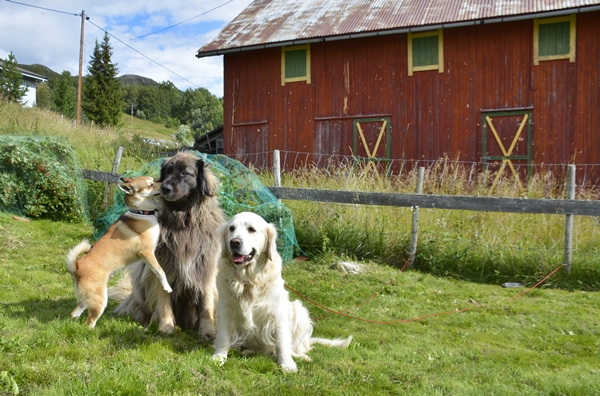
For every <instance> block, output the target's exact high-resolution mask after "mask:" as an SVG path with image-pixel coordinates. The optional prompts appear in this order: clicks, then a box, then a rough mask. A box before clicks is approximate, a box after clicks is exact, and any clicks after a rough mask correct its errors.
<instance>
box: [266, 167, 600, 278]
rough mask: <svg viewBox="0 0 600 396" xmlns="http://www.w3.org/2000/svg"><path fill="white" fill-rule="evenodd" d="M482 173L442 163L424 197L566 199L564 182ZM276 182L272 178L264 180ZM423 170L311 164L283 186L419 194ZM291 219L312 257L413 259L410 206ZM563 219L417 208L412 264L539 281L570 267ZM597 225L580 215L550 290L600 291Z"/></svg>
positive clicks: (395, 262) (316, 206)
mask: <svg viewBox="0 0 600 396" xmlns="http://www.w3.org/2000/svg"><path fill="white" fill-rule="evenodd" d="M495 177H496V174H495V173H493V172H487V173H481V172H479V173H477V172H475V171H474V167H473V166H469V165H465V164H462V163H460V162H459V161H451V160H448V159H447V158H445V159H441V160H439V161H437V162H436V163H434V164H433V165H432V166H430V167H429V168H427V169H426V170H425V177H424V182H423V193H425V194H439V195H471V196H503V197H522V198H564V197H565V195H566V193H565V187H564V186H565V180H562V178H561V177H558V176H557V175H556V173H554V174H553V173H551V172H547V173H538V174H535V175H533V176H532V177H531V179H530V180H529V181H528V183H526V184H524V185H523V186H520V185H519V183H517V181H516V180H514V178H511V177H510V176H509V175H505V176H504V177H503V178H500V179H499V182H498V183H496V184H493V183H492V182H491V181H493V180H495ZM263 178H264V180H265V183H267V184H268V183H272V180H271V179H270V175H268V174H265V175H263ZM416 184H417V169H412V170H408V171H404V172H402V173H400V174H397V175H394V176H387V177H386V176H382V175H381V174H378V173H376V172H373V171H372V170H370V171H368V172H364V171H363V170H361V169H359V168H357V167H354V166H350V165H343V164H342V165H340V164H335V165H332V166H327V167H324V168H317V167H307V168H304V169H298V170H294V171H291V172H285V173H284V174H283V175H282V185H283V186H286V187H298V188H317V189H332V190H348V191H373V192H391V193H414V192H415V189H416ZM577 198H578V199H596V198H597V189H596V187H595V186H591V185H588V186H585V185H584V186H578V188H577ZM285 203H286V204H287V205H288V206H289V207H290V208H291V209H292V212H293V213H294V217H295V222H294V224H295V227H296V233H297V238H298V241H299V243H300V246H301V247H302V249H303V250H304V252H305V253H306V254H307V255H309V256H318V255H322V254H325V253H332V254H335V255H340V256H344V257H347V258H350V259H356V260H375V261H379V262H383V263H386V264H388V265H391V266H396V267H399V266H402V265H403V264H404V263H405V262H406V260H407V258H408V251H409V243H410V232H411V226H412V224H411V222H412V209H411V208H395V207H378V206H367V205H364V206H361V205H349V204H326V205H324V204H322V203H314V202H300V201H286V202H285ZM564 225H565V217H564V216H560V215H540V214H520V213H495V212H474V211H462V210H441V209H420V213H419V225H418V227H419V228H418V229H419V239H418V247H417V253H416V256H415V262H414V266H415V268H416V269H418V270H421V271H424V272H428V273H432V274H435V275H438V276H447V277H452V278H457V279H466V280H470V281H476V282H484V283H492V284H500V283H504V282H508V281H517V282H523V283H525V284H533V283H535V282H536V281H537V280H539V279H541V277H543V276H544V275H545V274H547V273H549V272H550V271H551V270H552V269H554V268H556V267H557V266H558V265H560V264H562V263H563V255H564V238H565V227H564ZM599 232H600V230H599V226H598V220H597V218H595V217H590V216H578V217H576V219H575V226H574V230H573V242H574V243H573V247H574V259H573V265H572V271H571V273H570V274H567V273H566V272H564V271H562V272H560V273H559V274H558V275H557V276H555V277H553V278H552V280H551V281H550V282H549V283H548V285H552V286H555V287H561V288H567V289H586V290H598V289H600V258H598V240H599V238H598V237H599V236H600V235H599Z"/></svg>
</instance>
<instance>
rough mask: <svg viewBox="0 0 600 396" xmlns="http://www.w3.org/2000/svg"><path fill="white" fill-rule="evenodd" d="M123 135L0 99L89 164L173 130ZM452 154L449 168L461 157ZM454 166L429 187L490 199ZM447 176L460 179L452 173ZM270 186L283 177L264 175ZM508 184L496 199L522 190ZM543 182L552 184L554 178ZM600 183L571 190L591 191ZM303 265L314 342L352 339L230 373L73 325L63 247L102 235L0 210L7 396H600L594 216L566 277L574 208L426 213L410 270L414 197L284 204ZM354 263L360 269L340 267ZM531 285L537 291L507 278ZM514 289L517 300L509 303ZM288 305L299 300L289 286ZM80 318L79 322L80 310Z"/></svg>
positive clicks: (235, 360)
mask: <svg viewBox="0 0 600 396" xmlns="http://www.w3.org/2000/svg"><path fill="white" fill-rule="evenodd" d="M123 121H124V126H123V127H122V128H121V129H118V130H111V129H99V128H96V127H93V126H86V127H79V128H76V127H74V126H73V125H72V123H70V122H67V121H65V120H62V119H61V118H60V117H59V116H57V115H56V114H54V113H50V112H45V111H40V110H38V109H35V108H34V109H23V108H21V107H20V106H6V105H3V104H0V134H9V135H39V136H46V135H50V136H63V137H66V138H67V139H69V141H70V142H71V144H72V146H73V147H74V149H75V151H76V153H77V156H78V160H79V162H80V164H81V166H82V167H83V168H85V169H93V170H101V171H109V170H110V168H111V166H112V160H113V157H114V153H115V151H116V148H117V147H118V146H119V145H121V146H124V147H125V155H124V157H123V161H122V164H121V168H120V169H119V171H120V172H125V171H127V170H135V169H138V168H139V167H140V166H141V165H142V164H145V163H147V162H148V161H149V160H151V159H152V158H153V157H154V156H156V155H159V153H158V152H157V150H155V149H154V148H152V147H149V146H147V145H143V144H139V143H140V142H139V140H138V139H140V138H141V137H147V138H151V139H168V138H169V135H170V134H171V133H173V131H170V130H167V129H165V128H162V127H160V126H157V125H156V124H151V123H147V122H144V121H141V120H137V119H134V120H133V125H132V126H131V124H130V122H131V121H132V120H131V119H129V118H127V117H125V118H124V120H123ZM450 165H452V164H450ZM461 172H463V170H462V169H461V168H459V167H457V168H455V169H454V170H452V172H449V171H448V170H446V168H445V167H444V168H443V170H442V171H440V169H437V170H436V169H435V167H434V168H432V169H428V170H427V178H426V182H425V188H424V191H425V193H433V194H462V195H487V194H488V193H489V190H488V189H487V188H488V187H487V186H486V185H485V183H483V184H482V183H472V184H469V183H466V182H465V180H467V178H466V177H464V175H461ZM450 174H451V175H453V176H452V177H449V176H448V175H450ZM260 176H261V178H262V179H263V180H264V182H265V184H267V185H272V183H273V176H272V174H269V173H268V172H265V173H263V174H261V175H260ZM547 180H548V179H545V178H544V176H543V175H542V176H540V177H539V178H537V179H534V180H533V182H532V183H531V184H530V187H529V189H528V191H527V192H526V194H528V195H527V196H529V197H536V198H538V197H549V198H556V197H561V196H562V195H561V194H563V192H562V191H561V189H560V188H559V187H555V186H560V185H561V184H560V183H561V181H559V180H558V181H556V180H555V181H552V183H548V182H547ZM87 183H88V201H89V206H90V209H91V210H90V213H91V214H92V216H94V215H97V214H98V213H99V212H100V211H101V209H102V205H103V203H102V199H101V198H102V195H103V192H104V187H105V186H104V184H102V183H97V182H89V181H88V182H87ZM283 185H284V186H287V187H311V188H329V189H341V190H363V191H379V192H405V193H406V192H412V191H414V186H415V174H414V172H412V173H408V174H406V175H402V177H395V178H373V177H372V175H365V174H361V173H360V172H354V171H351V170H349V169H344V168H337V169H324V170H323V169H304V170H302V171H298V172H292V173H285V174H284V175H283ZM511 186H514V183H510V181H509V182H508V183H505V184H504V186H503V188H502V189H501V188H497V189H496V190H495V191H494V193H495V194H498V195H502V196H523V194H524V192H523V191H515V190H514V189H512V190H511V188H512V187H511ZM548 186H550V188H549V187H548ZM596 195H597V191H596V190H595V189H594V188H590V189H587V188H583V187H580V188H578V197H579V198H583V199H595V198H594V197H595V196H596ZM285 204H287V205H288V206H289V207H290V209H291V210H292V213H293V215H294V227H295V230H296V235H297V238H298V241H299V243H300V247H301V249H302V253H304V254H305V255H306V256H307V257H308V261H303V262H293V263H289V264H287V265H286V266H285V268H284V278H285V279H286V281H287V282H288V284H289V285H290V286H291V287H292V288H294V289H296V290H298V291H299V292H300V293H302V294H303V295H305V296H306V297H308V298H310V299H312V300H314V301H315V302H317V303H319V304H322V305H324V306H326V307H329V308H330V309H332V310H335V311H340V312H343V313H345V314H346V315H349V316H351V317H352V318H350V317H348V316H342V315H338V314H332V313H330V312H328V311H325V310H323V309H321V308H319V307H317V306H316V305H313V304H311V303H310V302H307V301H305V305H306V306H307V307H308V308H309V310H310V312H311V315H312V316H313V317H314V318H315V320H316V326H315V335H316V336H323V337H345V336H347V335H349V334H352V335H353V336H354V341H353V343H352V344H351V346H350V348H349V349H347V350H337V349H330V348H326V347H322V346H320V347H316V348H315V350H313V351H312V352H311V354H310V355H311V356H312V358H313V361H312V362H298V363H299V364H298V366H299V372H298V373H297V374H285V373H283V372H281V370H279V369H278V367H277V365H276V362H275V361H274V360H273V359H271V358H269V357H264V356H241V355H239V354H237V353H232V354H231V356H230V359H229V360H228V361H227V363H226V364H225V365H224V366H223V367H218V366H216V365H214V364H213V363H212V362H210V360H209V358H210V355H211V353H212V347H211V346H210V345H207V344H203V343H201V342H200V340H199V338H198V336H197V335H196V334H195V333H193V332H181V331H178V332H176V333H175V334H173V335H171V336H165V335H162V334H159V333H158V332H157V331H156V328H154V327H151V328H150V329H144V328H142V327H140V326H138V325H136V324H135V323H133V322H132V321H131V320H129V319H127V318H118V317H113V316H112V315H111V314H110V308H111V307H114V304H112V305H111V306H109V309H108V310H107V312H106V313H105V315H104V316H103V317H102V318H101V319H100V320H99V322H98V325H97V327H96V329H95V330H94V331H90V330H88V329H87V328H86V327H85V326H84V325H83V321H84V318H81V319H80V320H73V319H71V318H70V317H69V313H70V312H71V310H72V309H73V308H74V306H75V297H74V294H73V285H72V280H71V277H70V275H69V274H68V273H67V272H66V269H65V254H66V253H67V251H68V250H69V249H70V248H71V247H72V246H74V245H75V244H76V243H78V242H79V241H80V240H81V239H82V238H84V237H86V238H89V237H91V235H92V232H93V230H92V227H91V226H90V225H89V224H69V223H66V222H52V221H49V220H33V221H31V222H21V221H17V220H14V219H13V215H12V214H8V213H1V212H0V266H1V268H2V269H3V271H4V272H3V276H2V277H1V278H0V279H2V280H1V281H0V395H4V394H8V395H11V394H17V393H18V394H22V395H23V394H24V395H65V394H66V395H82V394H95V395H96V394H97V395H105V394H107V395H108V394H122V395H136V394H139V395H165V394H167V395H170V394H172V395H187V394H189V395H192V394H193V395H196V394H204V395H265V394H282V395H314V394H319V395H321V394H323V395H364V394H398V395H482V394H485V395H488V394H489V395H492V394H493V395H595V394H598V395H600V375H599V374H600V353H599V350H600V342H599V341H598V340H599V339H600V338H599V337H598V336H599V334H598V333H599V331H598V328H599V320H600V319H598V318H600V315H599V313H600V295H598V290H600V254H599V253H600V252H599V251H598V250H599V249H598V240H599V238H600V235H599V233H600V227H599V223H598V220H597V219H596V218H593V217H585V216H577V217H576V219H575V227H574V258H573V271H572V272H571V273H570V274H566V273H565V271H563V270H559V271H558V272H557V273H556V274H554V275H553V276H552V277H550V278H549V279H548V280H547V281H546V282H545V283H544V284H543V285H541V286H540V287H538V288H536V289H534V290H532V291H530V292H528V293H526V294H524V295H523V296H520V297H516V296H518V295H519V294H520V293H522V292H524V291H526V290H528V289H527V288H528V287H531V286H533V285H535V284H536V283H537V282H538V281H539V280H540V279H542V278H543V277H544V276H545V275H547V274H549V273H550V272H551V271H553V270H554V269H556V268H558V266H560V264H561V262H562V254H563V249H562V247H563V243H564V216H552V215H524V214H502V213H484V212H469V211H444V210H433V209H427V210H421V211H420V224H419V245H418V249H417V255H416V257H415V270H410V271H405V272H400V271H399V268H400V267H401V266H402V265H403V263H404V262H405V261H406V258H407V253H406V252H407V251H408V246H409V236H410V227H411V224H410V223H411V214H412V213H411V210H410V208H389V207H385V208H384V207H372V206H355V205H323V204H320V203H309V202H285ZM340 260H354V261H359V262H361V263H363V264H364V265H365V266H366V269H367V270H366V272H365V273H363V274H359V275H350V274H344V273H342V272H340V271H339V270H334V269H331V268H330V266H331V265H332V264H334V263H336V262H338V261H340ZM508 281H513V282H514V281H516V282H522V283H524V284H525V285H526V288H518V289H508V288H506V289H505V288H502V287H501V284H502V283H504V282H508ZM515 297H516V298H515ZM292 298H296V297H295V296H294V295H292ZM84 316H85V315H84Z"/></svg>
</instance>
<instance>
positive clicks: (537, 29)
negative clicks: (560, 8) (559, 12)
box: [533, 14, 577, 65]
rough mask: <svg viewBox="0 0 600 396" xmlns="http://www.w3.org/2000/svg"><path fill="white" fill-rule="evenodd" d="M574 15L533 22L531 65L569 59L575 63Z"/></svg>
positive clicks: (575, 29) (538, 19)
mask: <svg viewBox="0 0 600 396" xmlns="http://www.w3.org/2000/svg"><path fill="white" fill-rule="evenodd" d="M576 31H577V27H576V19H575V14H571V15H566V16H562V17H556V18H543V19H540V18H536V19H534V21H533V64H534V65H539V63H540V61H549V60H557V59H569V62H575V47H576V45H575V44H576Z"/></svg>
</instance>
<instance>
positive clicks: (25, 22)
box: [0, 0, 252, 96]
mask: <svg viewBox="0 0 600 396" xmlns="http://www.w3.org/2000/svg"><path fill="white" fill-rule="evenodd" d="M251 1H252V0H215V1H206V0H196V1H193V0H192V1H190V0H187V1H185V0H129V1H122V0H118V1H117V0H104V1H102V2H99V1H93V0H79V1H76V0H62V1H60V2H59V1H50V0H14V1H7V0H0V26H1V28H0V58H2V59H6V58H7V57H8V54H9V53H10V52H11V51H12V53H13V55H14V56H15V57H16V59H17V62H18V63H19V64H26V65H30V64H42V65H44V66H47V67H49V68H50V69H52V70H54V71H55V72H57V73H62V72H63V71H64V70H67V71H69V72H70V73H71V74H72V75H77V74H78V73H79V48H80V45H79V41H80V35H81V17H80V15H81V11H82V10H83V11H85V14H86V16H87V17H89V20H88V21H86V23H85V25H84V33H85V34H84V60H83V66H84V67H83V70H84V75H85V73H86V69H87V65H88V63H89V61H90V57H91V55H92V52H93V50H94V45H95V42H96V40H97V41H98V42H101V41H102V38H103V36H104V29H105V30H106V31H108V33H109V35H110V44H111V46H112V47H113V56H112V60H113V62H115V63H116V64H117V68H118V69H119V75H123V74H137V75H140V76H144V77H148V78H151V79H153V80H155V81H156V82H162V81H171V82H172V83H174V84H175V86H177V87H178V88H179V89H181V90H185V89H187V88H192V89H195V88H198V87H202V88H207V89H208V90H209V91H211V92H212V93H213V94H215V95H217V96H222V95H223V60H222V57H221V56H216V57H210V58H202V59H198V58H196V56H195V53H196V50H198V48H200V47H201V46H202V45H204V44H205V43H206V42H208V41H209V40H210V39H212V38H214V37H215V36H216V35H217V34H218V32H219V31H220V30H221V29H222V28H223V27H225V25H226V24H227V23H229V22H230V21H231V20H233V19H234V18H235V17H236V16H237V15H238V14H239V13H240V12H241V11H242V10H243V9H244V8H245V7H247V6H248V5H249V4H250V3H251ZM173 25H177V26H174V27H171V26H173ZM142 36H143V37H142Z"/></svg>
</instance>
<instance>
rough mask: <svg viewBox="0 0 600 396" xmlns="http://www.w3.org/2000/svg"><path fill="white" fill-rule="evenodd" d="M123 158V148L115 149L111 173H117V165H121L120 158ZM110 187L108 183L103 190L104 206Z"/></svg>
mask: <svg viewBox="0 0 600 396" xmlns="http://www.w3.org/2000/svg"><path fill="white" fill-rule="evenodd" d="M122 156H123V147H122V146H119V147H117V153H116V154H115V160H114V161H113V167H112V173H118V170H119V165H120V164H121V157H122ZM110 190H111V185H110V183H108V184H107V185H106V190H104V206H106V204H107V203H108V196H109V194H110Z"/></svg>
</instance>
